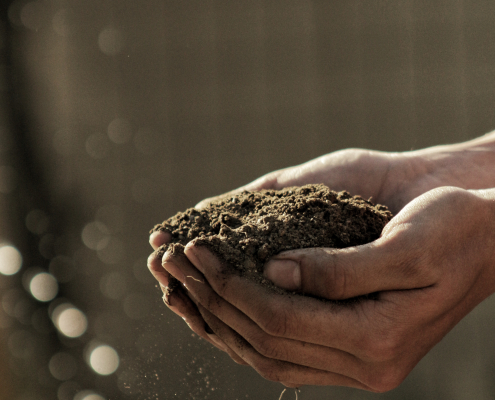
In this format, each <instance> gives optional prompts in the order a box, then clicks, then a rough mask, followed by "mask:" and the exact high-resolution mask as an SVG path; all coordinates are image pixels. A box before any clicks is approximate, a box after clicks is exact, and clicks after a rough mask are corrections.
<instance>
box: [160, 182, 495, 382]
mask: <svg viewBox="0 0 495 400" xmlns="http://www.w3.org/2000/svg"><path fill="white" fill-rule="evenodd" d="M494 214H495V212H494V206H493V200H490V199H487V198H486V196H484V194H483V192H482V191H466V190H462V189H458V188H438V189H435V190H431V191H429V192H427V193H425V194H424V195H422V196H420V197H418V198H417V199H415V200H414V201H412V202H411V203H409V204H408V205H407V206H406V207H404V208H403V209H402V211H401V212H400V213H399V214H398V215H396V217H394V218H393V219H392V220H391V221H390V222H389V224H388V225H387V226H386V227H385V229H384V231H383V233H382V236H381V237H380V238H379V239H378V240H376V241H374V242H372V243H370V244H367V245H363V246H358V247H353V248H348V249H343V250H336V249H305V250H293V251H288V252H284V253H281V254H279V255H278V256H276V257H274V258H273V259H272V260H271V261H270V262H269V263H268V264H267V266H266V270H265V274H266V276H267V277H268V278H269V279H270V280H272V281H273V282H274V283H275V284H278V285H279V286H282V287H286V288H288V289H290V290H292V291H296V292H300V293H302V294H304V295H305V296H301V295H298V294H287V295H281V294H278V293H275V292H273V291H271V290H270V289H268V288H266V287H264V286H261V285H259V284H256V283H254V282H252V281H249V280H247V279H245V278H242V277H240V276H239V275H237V274H236V273H235V272H232V270H230V269H229V268H226V267H225V266H224V265H222V263H220V262H219V260H218V259H217V258H216V257H215V256H213V254H211V253H210V252H209V251H208V250H207V249H206V248H205V247H198V246H195V245H194V243H190V244H189V245H188V246H187V247H186V249H185V256H186V257H183V256H182V257H179V258H175V257H173V256H171V255H170V254H165V256H164V258H163V261H164V262H163V267H164V268H165V269H166V270H167V271H168V273H170V274H172V275H173V276H174V277H176V278H177V279H179V280H180V281H181V282H182V283H183V284H184V285H185V287H186V288H187V289H188V294H189V298H190V300H191V302H192V303H193V304H194V305H195V306H194V309H195V310H196V312H197V313H198V318H199V316H201V317H202V319H203V320H204V321H206V323H207V325H208V327H209V329H211V331H212V332H214V333H215V336H216V337H218V338H219V340H221V342H222V345H225V346H226V347H227V348H228V352H229V353H230V354H234V357H235V359H236V360H237V361H239V359H240V360H242V361H243V362H245V363H247V364H249V365H251V366H252V367H253V368H254V369H255V370H256V371H258V372H259V373H260V374H261V375H262V376H264V377H265V378H267V379H270V380H274V381H280V382H283V383H285V384H287V385H289V386H298V385H303V384H311V385H344V386H351V387H358V388H362V389H367V390H371V391H378V392H382V391H387V390H390V389H392V388H394V387H396V386H397V385H398V384H400V383H401V382H402V380H403V379H404V378H405V377H406V376H407V375H408V374H409V372H410V371H411V370H412V368H413V367H414V366H415V365H416V364H417V362H418V361H419V360H420V359H421V358H422V357H423V356H424V355H425V354H426V353H427V352H428V351H429V350H430V349H431V348H432V347H433V346H434V345H435V344H436V343H438V342H439V341H440V340H441V339H442V337H443V336H444V335H445V334H446V333H447V332H449V331H450V330H451V329H452V327H453V326H455V324H457V323H458V322H459V321H460V320H461V319H462V318H463V317H464V316H465V315H466V314H467V313H468V312H469V311H470V310H472V309H473V308H474V307H475V306H476V305H477V304H479V303H480V302H481V301H482V300H483V299H485V298H486V297H487V296H489V295H490V294H491V293H492V292H493V290H494V286H495V285H494V282H495V276H494V275H495V274H494V271H493V270H494V266H493V261H492V260H493V256H494V255H495V254H494V253H495V250H494V248H495V246H493V243H495V239H494V233H493V228H492V227H491V224H490V223H489V221H493V220H494V216H495V215H494ZM288 276H290V277H291V279H288V278H287V277H288ZM369 294H374V295H373V296H365V297H362V298H358V299H357V300H354V301H344V302H334V301H328V300H344V299H352V298H356V297H358V296H362V295H369Z"/></svg>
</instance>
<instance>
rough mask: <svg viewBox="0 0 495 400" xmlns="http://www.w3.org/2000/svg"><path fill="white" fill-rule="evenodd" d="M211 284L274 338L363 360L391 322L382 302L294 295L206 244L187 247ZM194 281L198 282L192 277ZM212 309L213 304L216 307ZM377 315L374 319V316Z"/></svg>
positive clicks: (218, 292)
mask: <svg viewBox="0 0 495 400" xmlns="http://www.w3.org/2000/svg"><path fill="white" fill-rule="evenodd" d="M185 254H186V255H187V257H188V258H189V259H190V261H191V262H192V264H194V266H195V267H196V268H197V269H198V270H199V271H201V272H202V274H203V275H202V276H204V277H205V278H206V281H207V282H208V283H209V284H210V286H211V288H212V289H213V290H214V291H215V292H216V293H217V294H218V295H219V297H220V298H223V299H225V300H226V301H227V303H230V304H231V305H232V306H233V307H235V308H237V309H238V310H240V311H241V312H243V313H244V314H246V315H247V316H248V317H249V319H251V320H252V321H254V322H255V323H256V325H258V326H259V327H260V328H261V329H262V330H263V331H264V332H266V333H267V334H269V335H271V336H276V337H285V338H287V339H295V340H299V341H301V342H306V343H313V344H319V345H322V346H326V347H331V348H335V349H339V350H342V351H345V352H347V353H350V354H354V355H356V356H357V357H359V358H362V357H361V355H360V354H361V352H362V350H363V348H364V349H366V345H367V344H368V343H370V342H372V341H373V340H378V339H379V334H381V333H383V331H384V330H386V329H387V328H388V327H389V326H390V320H389V319H387V317H385V316H382V315H381V314H380V312H379V311H380V307H381V305H380V303H379V302H377V301H375V300H363V301H354V302H346V303H345V304H339V303H336V302H330V301H322V300H319V299H315V298H312V297H307V296H300V295H294V294H291V293H286V294H281V293H280V292H276V291H274V290H273V289H272V288H269V287H266V286H263V285H261V284H259V283H257V282H254V281H252V280H250V279H247V278H243V277H241V276H239V275H238V274H236V273H234V272H232V271H231V270H228V269H227V268H224V267H223V265H222V264H221V263H220V261H219V260H218V258H217V257H215V256H214V255H213V254H212V253H211V252H210V251H209V250H208V249H207V248H206V247H204V246H194V244H193V243H191V244H189V245H188V246H186V248H185ZM188 284H189V285H192V284H193V281H192V280H189V282H188ZM210 307H211V305H210ZM371 313H373V315H375V317H374V318H372V319H371V318H368V315H370V314H371Z"/></svg>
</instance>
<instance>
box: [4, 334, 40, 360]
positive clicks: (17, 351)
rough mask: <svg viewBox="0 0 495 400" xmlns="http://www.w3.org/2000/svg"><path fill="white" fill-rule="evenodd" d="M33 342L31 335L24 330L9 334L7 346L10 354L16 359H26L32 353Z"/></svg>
mask: <svg viewBox="0 0 495 400" xmlns="http://www.w3.org/2000/svg"><path fill="white" fill-rule="evenodd" d="M34 344H35V340H34V337H33V335H32V334H31V333H30V332H28V331H24V330H18V331H14V332H12V333H11V334H10V336H9V339H8V341H7V346H8V349H9V351H10V353H11V354H12V355H13V356H14V357H16V358H22V359H28V358H29V357H31V356H32V354H33V352H34Z"/></svg>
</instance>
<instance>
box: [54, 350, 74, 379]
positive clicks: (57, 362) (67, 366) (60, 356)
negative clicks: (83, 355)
mask: <svg viewBox="0 0 495 400" xmlns="http://www.w3.org/2000/svg"><path fill="white" fill-rule="evenodd" d="M48 369H49V370H50V373H51V374H52V375H53V377H54V378H56V379H58V380H59V381H67V380H69V379H71V378H72V377H74V376H75V375H76V372H77V362H76V360H75V358H74V357H73V356H71V355H70V354H68V353H64V352H60V353H57V354H54V355H53V356H52V358H51V359H50V362H49V363H48Z"/></svg>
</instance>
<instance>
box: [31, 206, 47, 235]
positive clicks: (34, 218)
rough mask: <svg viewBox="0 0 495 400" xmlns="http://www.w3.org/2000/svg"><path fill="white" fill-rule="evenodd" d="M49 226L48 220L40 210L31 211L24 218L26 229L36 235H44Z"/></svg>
mask: <svg viewBox="0 0 495 400" xmlns="http://www.w3.org/2000/svg"><path fill="white" fill-rule="evenodd" d="M49 224H50V219H49V218H48V216H47V215H46V214H45V212H44V211H42V210H31V211H30V212H29V213H28V215H27V216H26V227H27V228H28V230H29V231H30V232H32V233H34V234H36V235H41V234H42V233H45V232H46V230H47V229H48V225H49Z"/></svg>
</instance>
